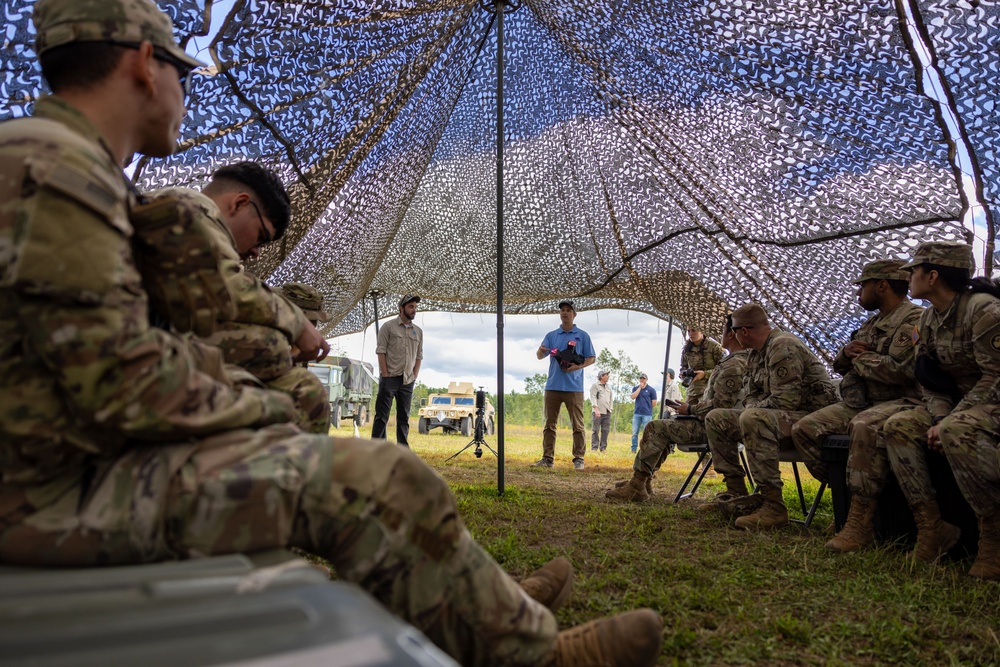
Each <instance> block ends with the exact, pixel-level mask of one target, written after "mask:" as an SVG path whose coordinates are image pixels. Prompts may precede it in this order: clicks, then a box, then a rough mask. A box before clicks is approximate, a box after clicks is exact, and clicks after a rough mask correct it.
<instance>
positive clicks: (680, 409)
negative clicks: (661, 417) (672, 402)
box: [674, 371, 701, 415]
mask: <svg viewBox="0 0 1000 667" xmlns="http://www.w3.org/2000/svg"><path fill="white" fill-rule="evenodd" d="M699 372H701V371H699ZM674 409H675V410H677V414H679V415H689V414H691V410H690V409H689V408H688V404H687V403H681V404H680V405H678V406H677V407H676V408H674Z"/></svg>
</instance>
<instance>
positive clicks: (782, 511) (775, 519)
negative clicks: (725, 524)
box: [736, 487, 788, 530]
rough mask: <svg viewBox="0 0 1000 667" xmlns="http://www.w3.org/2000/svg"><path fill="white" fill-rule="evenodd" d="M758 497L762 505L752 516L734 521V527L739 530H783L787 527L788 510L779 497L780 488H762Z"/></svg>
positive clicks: (782, 499)
mask: <svg viewBox="0 0 1000 667" xmlns="http://www.w3.org/2000/svg"><path fill="white" fill-rule="evenodd" d="M760 495H761V497H762V498H763V499H764V503H763V504H762V505H761V506H760V509H759V510H757V511H756V512H754V513H753V514H748V515H746V516H741V517H740V518H738V519H736V527H737V528H739V529H740V530H770V529H773V528H784V527H785V526H787V525H788V510H787V509H786V508H785V500H784V498H782V497H781V489H780V488H774V487H771V488H762V489H761V490H760Z"/></svg>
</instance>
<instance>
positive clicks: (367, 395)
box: [309, 357, 378, 428]
mask: <svg viewBox="0 0 1000 667" xmlns="http://www.w3.org/2000/svg"><path fill="white" fill-rule="evenodd" d="M309 370H310V371H312V374H313V375H315V376H316V377H318V378H319V380H320V382H322V383H323V386H324V387H326V388H327V391H328V392H329V395H330V424H331V425H332V426H333V427H334V428H340V421H341V420H342V419H353V420H354V423H355V424H357V425H358V426H364V425H365V424H367V423H368V405H369V404H370V403H371V400H372V393H373V391H372V390H373V389H374V387H375V385H376V384H378V382H377V380H376V379H375V374H374V369H373V368H372V365H371V364H370V363H368V362H367V361H357V360H356V359H350V358H348V357H327V358H326V359H324V360H323V361H321V362H319V363H310V364H309Z"/></svg>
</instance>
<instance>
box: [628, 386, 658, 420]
mask: <svg viewBox="0 0 1000 667" xmlns="http://www.w3.org/2000/svg"><path fill="white" fill-rule="evenodd" d="M638 388H639V385H636V386H634V387H632V391H633V392H634V391H635V390H636V389H638ZM655 400H656V390H655V389H653V388H652V387H650V386H649V383H647V384H646V386H645V387H644V388H643V389H642V391H640V392H639V395H638V396H636V397H635V412H633V413H632V414H635V415H641V416H643V417H651V416H652V415H653V401H655Z"/></svg>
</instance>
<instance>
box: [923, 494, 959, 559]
mask: <svg viewBox="0 0 1000 667" xmlns="http://www.w3.org/2000/svg"><path fill="white" fill-rule="evenodd" d="M910 509H911V510H913V520H914V521H915V522H916V524H917V546H916V547H914V549H913V555H914V556H916V557H917V558H919V559H920V560H922V561H924V562H925V563H934V562H936V561H937V559H938V558H940V557H941V556H943V555H945V553H947V552H948V549H951V548H952V547H953V546H955V543H956V542H958V538H959V536H960V535H961V534H962V531H961V530H959V529H958V526H953V525H951V524H950V523H948V522H947V521H942V520H941V510H940V509H939V508H938V504H937V501H935V500H925V501H922V502H919V503H915V504H913V505H910Z"/></svg>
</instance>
